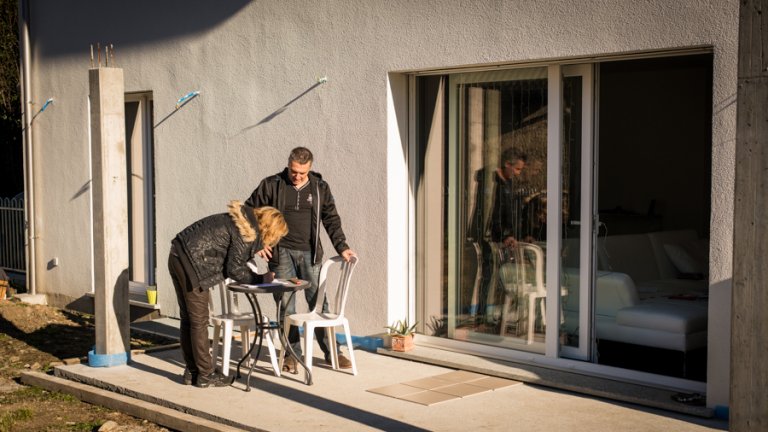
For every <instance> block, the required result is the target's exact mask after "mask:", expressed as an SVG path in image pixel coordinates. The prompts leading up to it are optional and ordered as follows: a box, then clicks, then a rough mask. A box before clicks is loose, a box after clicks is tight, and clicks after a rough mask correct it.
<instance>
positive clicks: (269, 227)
mask: <svg viewBox="0 0 768 432" xmlns="http://www.w3.org/2000/svg"><path fill="white" fill-rule="evenodd" d="M253 213H254V214H255V215H256V219H258V221H259V233H260V234H261V241H262V243H263V244H264V246H269V247H273V246H275V245H276V244H277V242H279V241H280V239H281V238H283V237H285V235H286V234H288V224H287V223H285V218H283V214H282V213H280V211H279V210H278V209H276V208H274V207H268V206H265V207H258V208H255V209H253Z"/></svg>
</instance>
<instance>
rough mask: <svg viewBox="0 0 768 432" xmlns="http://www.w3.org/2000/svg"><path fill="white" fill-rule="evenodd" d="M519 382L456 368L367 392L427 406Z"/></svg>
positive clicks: (518, 382)
mask: <svg viewBox="0 0 768 432" xmlns="http://www.w3.org/2000/svg"><path fill="white" fill-rule="evenodd" d="M518 384H522V383H521V382H520V381H514V380H509V379H504V378H498V377H491V376H487V375H482V374H478V373H474V372H468V371H461V370H459V371H453V372H448V373H444V374H441V375H435V376H433V377H429V378H422V379H417V380H413V381H406V382H403V383H400V384H393V385H388V386H384V387H377V388H372V389H369V390H368V391H369V392H371V393H376V394H380V395H384V396H389V397H393V398H395V399H402V400H405V401H409V402H415V403H418V404H421V405H427V406H429V405H435V404H438V403H442V402H447V401H451V400H456V399H462V398H466V397H470V396H472V395H476V394H481V393H486V392H490V391H494V390H497V389H500V388H505V387H511V386H514V385H518Z"/></svg>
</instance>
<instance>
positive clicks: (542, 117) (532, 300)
mask: <svg viewBox="0 0 768 432" xmlns="http://www.w3.org/2000/svg"><path fill="white" fill-rule="evenodd" d="M452 82H453V83H455V87H453V89H454V91H452V92H451V96H453V97H455V98H456V100H455V103H454V104H452V106H453V107H454V109H453V110H452V113H454V114H455V115H453V116H452V117H451V120H450V121H451V124H449V128H452V132H453V133H455V141H453V142H454V143H455V147H454V148H453V149H449V151H453V152H457V153H458V157H457V159H456V160H457V163H456V165H455V166H456V168H455V175H454V176H450V175H449V178H448V180H447V181H448V186H449V187H448V190H449V191H454V192H453V193H452V194H450V196H449V201H452V202H453V203H455V205H454V206H453V209H454V210H453V211H455V212H456V222H455V223H454V224H453V225H450V224H449V227H448V228H449V231H448V233H447V234H448V242H447V243H446V244H447V247H448V256H449V257H455V266H454V269H453V271H454V274H455V275H456V276H455V283H453V284H448V286H447V287H446V288H447V289H448V290H449V293H448V296H447V298H448V302H449V305H448V306H449V311H450V312H451V313H449V316H448V320H449V323H448V328H449V329H452V330H453V331H452V332H449V337H453V338H454V339H461V340H468V341H473V342H479V343H485V344H491V345H499V346H507V347H514V348H517V349H527V350H532V351H538V352H543V349H544V347H543V341H544V310H545V307H544V305H543V301H544V300H543V299H544V297H545V296H546V294H545V293H546V288H545V283H546V281H545V279H544V276H545V275H544V273H545V272H544V269H545V267H546V266H545V262H544V256H545V253H544V251H545V249H546V224H545V222H546V214H545V208H546V189H545V188H546V182H547V173H546V160H547V80H546V70H545V69H543V68H537V69H525V70H518V71H506V72H504V73H499V72H493V73H479V74H464V75H461V76H456V77H452ZM449 171H450V168H449ZM451 181H454V182H455V183H454V184H455V187H453V188H451V187H450V186H451ZM449 259H451V258H449ZM448 273H449V274H451V268H450V266H449V271H448ZM450 291H453V292H450Z"/></svg>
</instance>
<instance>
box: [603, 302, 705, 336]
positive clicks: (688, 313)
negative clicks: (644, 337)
mask: <svg viewBox="0 0 768 432" xmlns="http://www.w3.org/2000/svg"><path fill="white" fill-rule="evenodd" d="M616 324H619V325H623V326H631V327H641V328H646V329H649V330H660V331H666V332H673V333H682V334H688V333H694V332H698V331H703V330H706V329H707V308H706V303H703V304H702V305H700V304H697V303H696V302H689V301H687V300H683V301H678V302H671V301H670V302H653V303H651V302H645V303H641V304H638V305H636V306H632V307H628V308H624V309H622V310H620V311H619V312H618V313H617V314H616Z"/></svg>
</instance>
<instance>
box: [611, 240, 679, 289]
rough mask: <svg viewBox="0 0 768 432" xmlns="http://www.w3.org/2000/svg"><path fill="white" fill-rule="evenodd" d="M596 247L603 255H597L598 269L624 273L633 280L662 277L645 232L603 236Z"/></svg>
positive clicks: (640, 280)
mask: <svg viewBox="0 0 768 432" xmlns="http://www.w3.org/2000/svg"><path fill="white" fill-rule="evenodd" d="M598 248H600V249H601V251H600V255H603V257H600V256H599V257H598V258H599V259H598V264H599V268H600V270H608V271H614V272H620V273H626V274H628V275H629V277H631V278H632V280H633V281H634V282H642V281H648V280H656V279H662V278H661V277H660V275H659V269H658V265H657V263H656V258H655V257H654V248H653V246H652V244H651V242H650V239H649V237H648V235H647V234H629V235H617V236H609V237H604V238H601V239H599V240H598ZM661 250H662V252H663V251H664V250H663V249H661ZM665 259H666V257H665ZM675 276H677V274H675V275H674V276H672V277H675Z"/></svg>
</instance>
